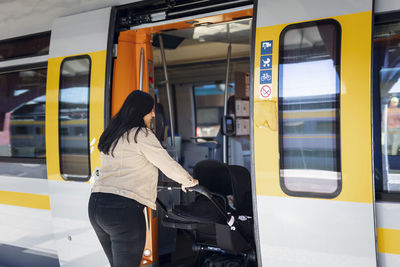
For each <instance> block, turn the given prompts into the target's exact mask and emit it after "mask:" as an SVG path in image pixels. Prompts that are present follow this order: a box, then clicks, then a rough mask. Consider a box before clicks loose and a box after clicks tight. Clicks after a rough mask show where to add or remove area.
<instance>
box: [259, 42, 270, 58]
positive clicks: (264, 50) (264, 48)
mask: <svg viewBox="0 0 400 267" xmlns="http://www.w3.org/2000/svg"><path fill="white" fill-rule="evenodd" d="M269 54H272V40H270V41H262V42H261V55H269Z"/></svg>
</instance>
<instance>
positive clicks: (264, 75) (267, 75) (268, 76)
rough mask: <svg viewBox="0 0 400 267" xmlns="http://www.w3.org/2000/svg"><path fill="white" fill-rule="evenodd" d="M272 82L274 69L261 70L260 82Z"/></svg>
mask: <svg viewBox="0 0 400 267" xmlns="http://www.w3.org/2000/svg"><path fill="white" fill-rule="evenodd" d="M271 82H272V70H262V71H260V84H266V83H271Z"/></svg>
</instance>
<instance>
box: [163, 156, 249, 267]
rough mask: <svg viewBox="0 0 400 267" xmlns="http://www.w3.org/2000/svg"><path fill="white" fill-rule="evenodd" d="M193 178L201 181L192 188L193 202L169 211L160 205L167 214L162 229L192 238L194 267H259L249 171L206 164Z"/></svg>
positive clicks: (210, 161)
mask: <svg viewBox="0 0 400 267" xmlns="http://www.w3.org/2000/svg"><path fill="white" fill-rule="evenodd" d="M193 176H194V178H196V179H198V180H199V185H197V186H195V187H193V188H191V189H192V190H193V191H195V192H196V193H197V194H196V197H195V199H194V201H192V202H190V203H189V204H187V205H175V206H173V207H172V208H171V209H169V210H168V209H167V208H166V207H165V206H164V205H163V204H162V203H161V202H159V205H160V206H161V208H162V209H163V210H164V211H165V214H164V217H163V218H162V219H161V223H162V225H163V226H164V227H168V228H175V229H182V230H187V231H190V232H191V233H192V234H193V237H194V244H193V247H192V249H193V251H195V252H196V255H197V257H196V263H195V266H201V267H211V266H221V267H222V266H231V267H234V266H257V264H256V256H255V245H254V234H253V225H254V223H253V212H252V196H251V180H250V174H249V172H248V170H247V169H246V168H244V167H242V166H236V165H231V166H229V165H226V164H223V163H221V162H219V161H216V160H204V161H201V162H199V163H197V164H196V166H195V167H194V169H193ZM162 188H165V187H162ZM170 189H171V188H170Z"/></svg>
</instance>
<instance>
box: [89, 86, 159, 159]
mask: <svg viewBox="0 0 400 267" xmlns="http://www.w3.org/2000/svg"><path fill="white" fill-rule="evenodd" d="M153 106H154V100H153V97H152V96H151V95H149V94H147V93H145V92H142V91H139V90H135V91H133V92H132V93H130V94H129V95H128V97H127V98H126V99H125V102H124V104H123V105H122V107H121V109H120V110H119V111H118V113H117V115H115V116H114V118H112V120H111V121H110V124H109V125H108V126H107V128H106V129H105V130H104V132H103V134H102V135H101V137H100V140H99V145H98V146H97V147H98V148H99V150H100V151H101V152H103V153H104V154H107V155H108V154H110V153H111V156H114V155H113V152H114V149H115V146H116V145H117V142H118V140H119V139H120V138H121V136H123V135H124V134H125V133H127V136H126V138H127V140H128V142H129V137H128V136H129V133H130V131H131V130H132V128H134V127H138V129H137V130H136V133H135V137H134V140H135V142H136V143H137V135H138V133H139V131H140V130H141V129H142V128H144V129H146V134H147V128H146V125H145V123H144V120H143V117H144V116H145V115H146V114H148V113H150V112H151V111H152V109H153Z"/></svg>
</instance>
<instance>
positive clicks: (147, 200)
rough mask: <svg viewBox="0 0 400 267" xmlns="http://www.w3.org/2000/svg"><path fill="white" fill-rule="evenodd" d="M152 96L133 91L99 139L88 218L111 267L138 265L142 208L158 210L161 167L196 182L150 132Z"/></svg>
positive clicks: (143, 233)
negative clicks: (95, 173)
mask: <svg viewBox="0 0 400 267" xmlns="http://www.w3.org/2000/svg"><path fill="white" fill-rule="evenodd" d="M153 106H154V101H153V98H152V96H151V95H149V94H147V93H144V92H141V91H134V92H132V93H131V94H130V95H129V96H128V97H127V98H126V100H125V102H124V104H123V105H122V108H121V110H120V111H119V112H118V114H117V115H115V117H114V118H113V119H112V120H111V122H110V124H109V126H108V127H107V128H106V130H105V131H104V133H103V134H102V135H101V137H100V141H99V145H98V148H99V150H100V152H101V153H100V158H101V168H100V172H99V177H98V179H97V181H96V182H95V184H94V185H93V188H92V194H91V196H90V200H89V218H90V222H91V224H92V226H93V228H94V230H95V232H96V234H97V236H98V238H99V240H100V243H101V245H102V246H103V249H104V252H105V253H106V255H107V258H108V260H109V261H110V264H111V266H112V267H125V266H126V267H127V266H129V267H132V266H139V265H140V261H141V259H142V253H143V249H144V245H145V239H146V225H145V219H144V214H143V209H144V207H145V206H148V207H150V208H152V209H154V210H155V209H156V204H155V201H156V197H157V179H158V170H157V168H159V169H160V170H161V171H162V172H163V173H164V174H165V175H167V176H168V177H169V178H171V179H173V180H175V181H177V182H178V183H180V184H182V190H183V191H186V189H185V188H186V187H192V186H195V185H196V184H198V181H197V180H196V179H193V178H192V177H191V176H190V175H189V173H187V172H186V171H185V170H184V169H183V168H182V167H181V166H180V165H179V164H178V163H177V162H176V161H175V160H173V159H172V158H171V157H170V156H169V155H168V153H167V151H166V150H165V149H164V148H163V147H162V146H161V144H160V142H159V141H158V140H157V138H156V137H155V135H154V133H153V132H152V131H151V130H150V122H151V120H152V118H153V117H154V116H155V114H154V111H153Z"/></svg>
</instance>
